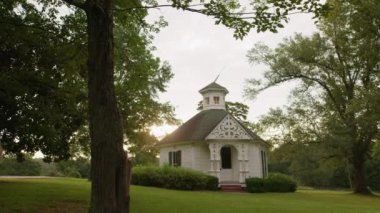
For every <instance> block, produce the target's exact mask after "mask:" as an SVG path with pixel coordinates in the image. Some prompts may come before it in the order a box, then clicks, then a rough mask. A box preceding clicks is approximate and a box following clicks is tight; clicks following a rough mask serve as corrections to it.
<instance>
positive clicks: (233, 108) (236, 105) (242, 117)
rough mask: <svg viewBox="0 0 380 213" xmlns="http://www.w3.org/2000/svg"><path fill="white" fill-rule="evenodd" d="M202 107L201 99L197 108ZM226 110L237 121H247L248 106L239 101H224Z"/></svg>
mask: <svg viewBox="0 0 380 213" xmlns="http://www.w3.org/2000/svg"><path fill="white" fill-rule="evenodd" d="M202 109H203V104H202V101H199V102H198V107H197V110H202ZM226 110H227V111H228V112H229V113H230V114H231V115H232V116H234V117H235V118H236V119H238V120H239V121H242V122H247V115H248V111H249V106H247V105H245V104H243V103H240V102H230V101H226Z"/></svg>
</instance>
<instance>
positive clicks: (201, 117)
mask: <svg viewBox="0 0 380 213" xmlns="http://www.w3.org/2000/svg"><path fill="white" fill-rule="evenodd" d="M227 114H228V113H227V111H226V110H224V109H209V110H203V111H201V112H199V113H198V114H196V115H195V116H194V117H192V118H190V120H188V121H186V122H185V123H184V124H182V125H181V126H180V127H178V129H176V130H175V131H174V132H173V133H171V134H169V135H167V136H166V137H164V138H163V139H162V140H161V141H160V144H165V143H173V142H182V141H198V140H204V139H205V138H206V136H207V135H208V134H209V133H210V132H211V131H212V130H213V129H214V127H215V126H216V125H218V123H219V122H220V121H221V120H222V119H223V118H224V117H226V115H227Z"/></svg>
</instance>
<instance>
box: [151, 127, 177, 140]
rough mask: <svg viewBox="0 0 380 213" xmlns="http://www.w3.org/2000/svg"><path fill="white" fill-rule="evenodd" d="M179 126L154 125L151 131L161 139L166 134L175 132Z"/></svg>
mask: <svg viewBox="0 0 380 213" xmlns="http://www.w3.org/2000/svg"><path fill="white" fill-rule="evenodd" d="M176 128H177V126H173V125H168V124H163V125H160V126H152V127H151V128H150V132H151V133H152V134H153V135H154V136H156V137H157V138H159V139H162V138H163V137H164V136H165V135H167V134H169V133H171V132H173V131H174V130H175V129H176Z"/></svg>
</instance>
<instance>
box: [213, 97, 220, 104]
mask: <svg viewBox="0 0 380 213" xmlns="http://www.w3.org/2000/svg"><path fill="white" fill-rule="evenodd" d="M214 104H219V96H214Z"/></svg>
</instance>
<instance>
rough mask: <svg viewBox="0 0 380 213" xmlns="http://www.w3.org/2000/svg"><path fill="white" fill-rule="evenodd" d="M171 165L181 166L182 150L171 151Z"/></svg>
mask: <svg viewBox="0 0 380 213" xmlns="http://www.w3.org/2000/svg"><path fill="white" fill-rule="evenodd" d="M169 165H170V166H181V151H176V152H169Z"/></svg>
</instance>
